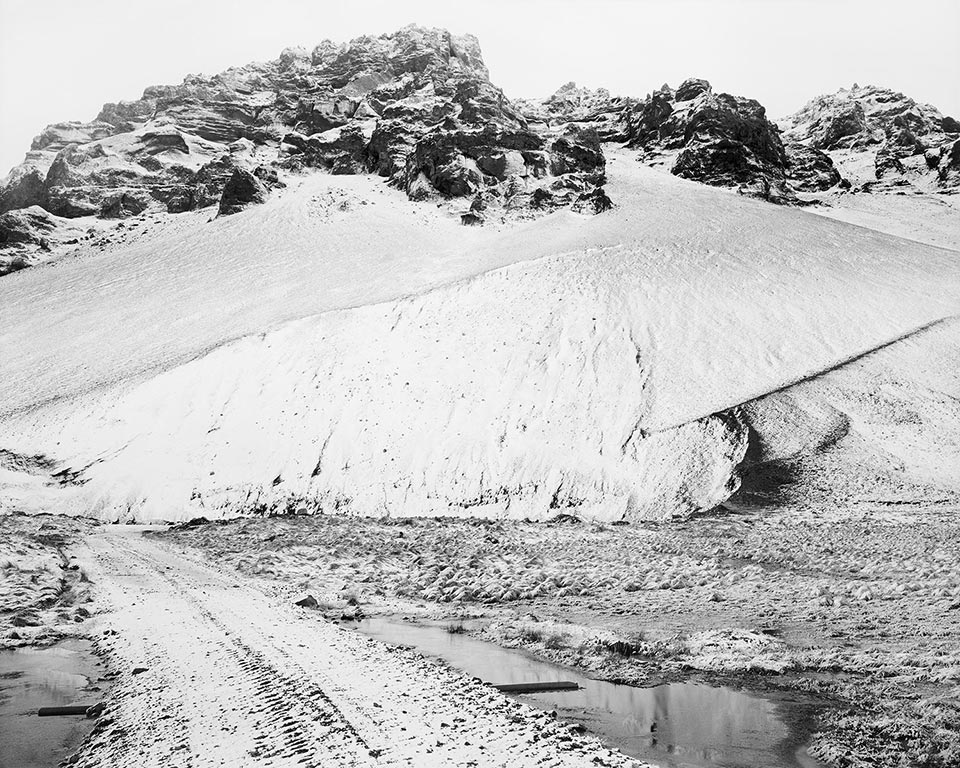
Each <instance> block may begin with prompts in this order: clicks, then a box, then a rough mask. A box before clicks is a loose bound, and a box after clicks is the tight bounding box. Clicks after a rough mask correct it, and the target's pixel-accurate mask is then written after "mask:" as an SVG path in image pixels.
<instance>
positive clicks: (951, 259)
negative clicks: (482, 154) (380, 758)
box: [0, 151, 960, 518]
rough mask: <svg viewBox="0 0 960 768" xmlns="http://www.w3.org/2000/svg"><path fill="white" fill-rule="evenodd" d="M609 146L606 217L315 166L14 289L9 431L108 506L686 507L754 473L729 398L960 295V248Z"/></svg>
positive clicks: (4, 424)
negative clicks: (748, 194)
mask: <svg viewBox="0 0 960 768" xmlns="http://www.w3.org/2000/svg"><path fill="white" fill-rule="evenodd" d="M610 155H611V159H610V163H609V165H608V171H609V176H610V182H609V185H608V187H607V188H608V190H609V193H610V196H611V198H612V199H613V200H614V202H615V203H616V204H617V208H616V209H614V211H611V212H609V213H607V214H603V215H600V216H596V217H582V216H579V215H577V214H574V213H570V212H560V213H556V214H552V215H550V216H548V217H545V218H543V219H540V220H537V221H535V222H530V223H527V224H523V225H520V226H516V227H513V228H510V229H506V230H503V231H499V232H497V231H491V230H486V229H482V230H479V231H477V230H473V229H469V228H463V227H459V226H458V225H456V224H454V223H453V221H452V220H451V219H450V218H449V217H448V216H447V215H446V214H444V212H443V210H442V209H437V208H435V207H432V206H424V205H423V204H414V203H409V202H407V201H405V200H401V199H400V198H399V197H398V196H397V194H396V193H394V192H392V191H390V190H385V189H384V188H383V187H381V186H379V185H378V184H377V182H375V181H372V180H369V179H365V178H362V177H324V176H318V177H311V178H309V179H307V180H305V181H304V182H303V184H302V185H301V187H299V188H298V189H296V190H292V191H289V192H288V193H287V194H286V195H285V196H283V197H281V198H280V199H278V200H274V201H271V202H270V203H268V204H267V205H266V206H264V207H263V208H261V209H254V210H251V211H248V212H245V213H243V214H240V215H237V216H234V217H232V218H230V219H224V220H217V221H215V222H211V223H207V222H206V220H205V219H201V218H198V217H192V218H182V219H178V220H177V222H178V223H177V229H176V230H174V231H169V232H159V233H156V234H154V235H149V236H145V237H144V239H142V240H140V241H139V242H138V243H137V244H135V245H133V246H130V247H129V248H128V249H127V250H126V251H125V252H124V254H125V255H124V259H123V260H122V261H119V262H118V260H117V259H116V257H115V256H113V257H112V258H109V259H108V258H106V257H101V256H92V257H89V258H86V259H83V260H78V261H76V262H70V263H67V262H64V263H62V264H61V265H60V266H57V267H52V268H47V269H38V270H34V271H28V272H27V273H26V274H24V275H23V277H22V278H21V276H20V275H16V276H14V278H13V279H12V280H4V283H3V284H2V285H0V292H2V294H3V295H2V296H0V307H2V308H0V327H3V328H4V332H3V337H2V338H0V345H2V346H0V348H2V349H4V351H5V354H4V358H3V362H2V366H0V391H2V392H3V393H4V395H3V401H2V405H0V413H5V414H6V416H5V417H3V419H2V421H0V447H2V448H5V449H7V450H10V451H15V452H17V453H20V454H28V455H33V454H44V455H47V456H51V457H53V458H55V459H57V460H58V461H60V462H62V465H63V466H68V467H70V468H72V469H74V470H80V469H83V468H85V467H86V469H85V470H84V471H83V473H82V475H81V479H83V480H85V481H86V482H85V483H84V484H83V485H79V486H71V487H69V488H68V489H66V490H63V491H60V490H57V492H56V493H55V494H53V489H51V494H53V495H54V496H55V497H60V496H62V497H63V499H64V500H63V501H62V503H67V504H69V505H70V506H71V507H72V508H73V509H77V510H79V509H81V508H86V507H87V506H88V505H90V504H96V505H97V509H98V510H100V511H101V513H102V514H103V515H105V516H115V515H118V514H119V515H125V516H126V515H130V514H133V515H138V516H140V517H154V518H176V517H184V516H192V515H194V514H200V513H202V514H207V515H208V516H209V515H211V514H218V513H225V506H226V505H232V504H236V503H242V502H246V503H247V504H251V503H252V502H253V500H256V499H259V500H260V501H261V502H265V501H273V500H276V499H284V498H295V499H302V498H305V499H311V500H319V501H320V502H321V503H322V504H323V505H324V506H340V507H343V506H347V507H349V508H350V509H353V510H355V511H358V512H363V513H390V514H420V513H424V514H426V513H430V514H477V513H482V514H509V515H513V516H526V515H529V516H543V515H546V514H552V513H555V512H556V510H558V509H568V508H573V509H576V510H579V511H580V512H582V513H585V514H591V515H596V516H599V517H605V518H612V517H618V516H620V515H622V514H624V513H626V514H627V515H629V516H634V517H639V516H643V517H651V516H663V515H667V514H671V513H674V512H684V511H690V510H693V509H700V508H704V507H709V506H712V505H714V504H716V503H719V502H720V501H723V500H724V499H726V498H727V497H728V496H729V495H730V493H731V492H732V491H733V490H734V486H735V484H736V480H735V479H734V472H733V470H734V468H735V467H736V466H737V465H738V464H739V462H740V461H741V460H742V459H743V457H744V455H745V453H746V451H747V432H748V430H747V428H746V425H745V424H744V423H743V422H742V420H741V419H740V418H739V417H737V416H736V415H734V416H711V414H715V413H718V412H720V411H724V410H726V409H729V408H731V407H732V406H735V405H738V404H740V403H743V402H745V401H748V400H751V399H753V398H756V397H758V396H761V395H763V394H765V393H768V392H771V391H773V390H776V389H779V388H781V387H784V386H785V385H788V384H791V383H793V382H795V381H798V380H800V379H803V378H805V377H808V376H810V375H812V374H815V373H817V372H819V371H822V370H824V369H827V368H831V367H833V366H836V365H837V364H838V363H842V362H843V361H845V360H848V359H850V358H851V357H854V356H857V355H860V354H862V353H864V352H866V351H868V350H870V349H871V348H874V347H876V346H878V345H880V344H883V343H885V342H887V341H890V340H891V339H894V338H897V337H899V336H901V335H903V334H906V333H909V332H911V331H913V330H915V329H917V328H919V327H922V326H924V325H926V324H928V323H931V322H934V321H937V320H939V319H941V318H945V317H951V316H953V315H956V314H958V312H960V261H958V260H960V254H958V253H957V252H956V251H953V250H949V249H943V248H936V247H931V246H926V245H921V244H919V243H917V242H913V241H909V240H903V239H899V238H896V237H891V236H888V235H882V234H879V233H878V232H876V231H873V230H869V229H865V228H861V227H856V226H851V225H848V224H844V223H841V222H834V221H830V220H828V219H825V218H823V217H819V216H815V215H812V214H810V213H807V212H804V211H800V210H789V209H781V208H775V207H773V206H769V205H767V204H764V203H760V202H756V201H751V200H747V199H743V198H741V197H738V196H737V195H735V194H732V193H729V192H726V191H722V190H716V189H712V188H708V187H702V186H699V185H697V184H694V183H692V182H685V181H682V180H679V179H676V178H673V177H670V176H667V175H664V174H660V173H658V172H656V171H651V170H649V169H645V168H643V167H640V166H639V165H637V164H636V163H635V162H634V160H633V156H632V155H631V154H630V153H629V152H626V151H619V152H612V153H610ZM342 196H346V197H349V198H350V199H352V200H354V203H353V204H352V205H348V206H346V207H347V208H348V210H345V211H343V210H340V209H339V205H338V204H333V205H326V206H325V208H324V209H323V212H322V213H320V214H317V213H316V212H315V210H314V209H312V208H311V206H313V205H319V204H318V203H315V202H312V201H313V200H314V199H315V198H317V197H319V199H320V200H321V201H323V200H325V199H328V198H329V199H332V200H334V201H336V200H339V199H340V198H341V197H342ZM364 201H367V204H366V205H364ZM411 214H412V215H411ZM488 270H489V271H488ZM440 283H446V284H445V285H441V286H439V287H437V286H438V284H440ZM404 297H405V298H404ZM375 302H376V303H375ZM351 307H353V308H351ZM295 318H301V319H295ZM230 339H235V341H232V342H230V343H227V344H223V342H225V341H228V340H230ZM8 350H10V352H9V354H8V353H7V351H8ZM210 350H212V351H210ZM186 361H189V362H186ZM27 382H29V384H27ZM958 394H960V393H958ZM11 496H12V497H14V498H16V499H17V502H16V503H17V504H27V503H28V502H30V500H31V499H32V500H33V501H32V502H30V503H34V504H36V503H48V500H47V499H46V497H44V498H43V499H42V500H40V497H39V496H38V495H37V494H36V493H35V492H30V493H27V492H24V493H19V492H13V491H10V492H9V493H8V497H11ZM50 503H54V502H50ZM57 503H61V502H57ZM300 505H305V506H309V503H307V502H303V501H295V502H293V503H292V506H293V507H294V508H295V507H297V506H300Z"/></svg>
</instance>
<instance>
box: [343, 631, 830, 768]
mask: <svg viewBox="0 0 960 768" xmlns="http://www.w3.org/2000/svg"><path fill="white" fill-rule="evenodd" d="M356 628H357V629H358V630H359V631H360V632H362V633H364V634H366V635H369V636H371V637H374V638H377V639H378V640H382V641H384V642H389V643H394V644H397V645H406V646H409V647H412V648H415V649H416V650H418V651H420V652H421V653H423V654H424V655H427V656H433V657H437V658H441V659H443V660H444V661H446V662H447V663H448V664H450V665H451V666H453V667H456V668H457V669H461V670H463V671H464V672H466V673H467V674H469V675H472V676H474V677H479V678H480V679H482V680H486V681H488V682H491V683H532V682H545V681H556V680H571V681H573V682H576V683H577V684H578V685H580V686H581V690H579V691H557V692H544V693H533V694H523V695H521V696H519V698H521V699H522V700H523V701H525V702H526V703H528V704H530V705H532V706H536V707H540V708H542V709H550V710H554V709H555V710H556V711H557V715H558V717H560V718H561V719H563V720H566V721H570V722H578V723H582V724H583V725H584V726H586V727H587V728H588V729H589V730H590V731H592V732H593V733H595V734H596V735H597V736H599V737H600V738H601V739H602V740H603V741H604V742H605V743H606V744H607V745H608V746H611V747H616V748H618V749H620V750H621V751H622V752H624V753H625V754H628V755H632V756H634V757H638V758H641V759H644V760H648V761H650V762H653V763H656V764H658V765H661V766H668V767H669V768H708V767H709V768H818V766H820V763H819V762H818V761H816V760H814V759H813V758H811V757H808V756H807V755H806V752H805V750H804V748H803V743H804V740H805V739H806V738H807V737H808V736H809V734H806V733H799V732H798V729H797V727H796V726H794V725H791V723H799V722H801V721H802V720H804V719H805V715H806V714H807V711H808V710H807V707H806V705H805V704H804V702H803V701H802V700H801V699H800V698H798V697H790V696H786V695H784V696H779V697H776V698H774V697H769V698H768V697H762V696H753V695H748V694H745V693H741V692H740V691H736V690H734V689H731V688H720V687H713V686H708V685H701V684H698V683H671V684H668V685H660V686H656V687H653V688H635V687H633V686H629V685H618V684H616V683H607V682H603V681H600V680H591V679H590V678H587V677H584V676H582V675H579V674H577V673H576V672H574V671H571V670H569V669H567V668H564V667H559V666H556V665H553V664H547V663H545V662H542V661H538V660H536V659H534V658H531V657H530V656H529V655H528V654H526V653H524V652H522V651H512V650H508V649H505V648H501V647H499V646H497V645H494V644H493V643H487V642H484V641H482V640H477V639H476V638H472V637H469V636H466V635H457V634H450V633H449V632H447V631H446V628H445V627H438V626H417V625H413V624H406V623H404V622H400V621H392V620H388V619H376V618H374V619H364V620H363V621H361V622H359V623H358V624H357V625H356Z"/></svg>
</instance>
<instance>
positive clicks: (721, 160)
mask: <svg viewBox="0 0 960 768" xmlns="http://www.w3.org/2000/svg"><path fill="white" fill-rule="evenodd" d="M625 118H626V122H627V130H626V133H627V137H628V140H629V145H630V146H631V147H635V148H637V149H639V150H641V151H642V152H643V153H644V154H645V156H646V157H648V158H663V157H664V156H666V157H667V158H671V157H672V158H673V164H672V167H671V173H673V174H674V175H677V176H682V177H684V178H688V179H693V180H695V181H700V182H703V183H705V184H711V185H713V186H724V187H735V188H738V189H739V190H740V191H741V192H743V193H744V194H749V195H752V196H756V197H761V198H763V199H765V200H770V201H771V202H781V203H782V202H790V201H793V200H794V199H795V196H794V194H793V191H792V190H791V189H790V186H789V184H788V182H787V167H788V159H787V154H786V151H785V150H784V147H783V143H782V142H781V140H780V134H779V131H778V130H777V127H776V126H775V125H774V124H773V123H771V122H770V121H769V120H767V116H766V110H765V109H764V108H763V106H761V104H760V103H759V102H757V101H754V100H753V99H746V98H743V97H739V96H731V95H730V94H728V93H719V94H716V93H714V92H713V89H712V88H711V86H710V83H708V82H707V81H706V80H701V79H695V78H691V79H689V80H686V81H684V82H683V83H682V84H681V85H680V87H679V88H677V89H676V90H673V89H672V88H670V86H668V85H664V86H662V87H661V88H660V89H658V90H657V91H654V92H653V93H652V94H650V95H649V96H647V98H645V99H643V100H642V101H640V102H639V103H638V104H636V105H634V106H632V107H631V108H630V109H629V112H628V113H627V114H626V116H625Z"/></svg>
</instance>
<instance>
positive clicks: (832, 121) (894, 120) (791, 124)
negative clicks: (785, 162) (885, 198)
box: [782, 85, 960, 191]
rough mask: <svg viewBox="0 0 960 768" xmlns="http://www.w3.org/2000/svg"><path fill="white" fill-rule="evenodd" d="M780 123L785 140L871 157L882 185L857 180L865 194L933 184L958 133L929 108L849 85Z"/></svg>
mask: <svg viewBox="0 0 960 768" xmlns="http://www.w3.org/2000/svg"><path fill="white" fill-rule="evenodd" d="M782 125H783V127H784V136H785V137H787V138H788V139H789V140H790V141H791V142H794V143H800V144H803V145H806V146H807V147H810V148H813V149H819V150H822V151H825V152H833V153H847V154H850V153H854V154H862V155H867V156H868V157H869V158H872V160H873V166H874V175H875V177H876V179H877V180H878V181H882V182H883V183H882V184H877V183H875V182H873V181H867V180H866V179H860V180H859V181H860V182H861V188H862V185H863V184H864V183H868V184H870V185H871V186H870V189H871V191H884V190H896V189H898V188H900V187H903V186H904V185H911V184H920V185H921V186H922V187H923V188H925V189H929V187H930V186H931V185H932V184H933V181H936V182H937V183H938V184H939V183H940V182H939V171H938V167H939V161H940V158H941V156H942V155H943V154H944V152H945V147H946V146H947V145H949V144H950V142H951V141H953V140H954V139H955V138H956V134H955V133H953V132H954V131H960V125H958V124H957V123H956V121H954V120H953V119H952V118H949V117H944V116H943V115H941V114H940V112H939V111H938V110H937V109H936V108H935V107H933V106H931V105H929V104H921V103H918V102H916V101H914V100H913V99H911V98H909V97H907V96H905V95H903V94H902V93H898V92H897V91H892V90H889V89H886V88H877V87H875V86H871V85H868V86H862V87H861V86H859V85H854V86H853V87H852V88H850V89H841V90H840V91H838V92H837V93H833V94H828V95H825V96H820V97H818V98H816V99H813V100H812V101H810V102H809V103H808V104H806V105H805V106H804V107H803V108H802V109H801V110H800V111H799V112H797V113H796V114H793V115H791V116H789V117H788V118H785V119H784V120H783V121H782ZM861 166H863V167H867V164H866V163H862V164H861ZM925 179H926V180H925ZM941 186H942V185H941Z"/></svg>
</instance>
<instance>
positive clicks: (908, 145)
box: [0, 26, 960, 266]
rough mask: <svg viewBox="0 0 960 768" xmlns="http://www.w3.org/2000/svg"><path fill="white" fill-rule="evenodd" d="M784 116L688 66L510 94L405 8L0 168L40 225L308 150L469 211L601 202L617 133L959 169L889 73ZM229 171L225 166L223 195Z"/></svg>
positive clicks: (334, 169)
mask: <svg viewBox="0 0 960 768" xmlns="http://www.w3.org/2000/svg"><path fill="white" fill-rule="evenodd" d="M784 129H785V132H784V134H783V139H782V138H781V134H780V131H779V129H778V128H777V126H776V125H774V124H773V123H771V122H770V121H769V120H768V119H767V117H766V112H765V110H764V108H763V106H761V105H760V104H759V103H758V102H757V101H755V100H753V99H748V98H743V97H739V96H732V95H730V94H725V93H714V91H713V89H712V87H711V86H710V83H709V82H707V81H706V80H703V79H697V78H691V79H688V80H686V81H685V82H683V83H681V84H680V86H679V87H678V88H677V89H676V90H674V89H672V88H670V87H669V86H667V85H664V86H663V87H661V88H660V89H659V90H657V91H655V92H653V93H652V94H650V95H648V96H647V97H646V98H644V99H641V100H636V99H630V98H623V97H619V96H611V94H610V93H609V92H608V91H606V90H604V89H596V90H591V89H588V88H582V87H578V86H577V85H576V84H575V83H572V82H571V83H567V84H566V85H564V86H562V87H561V88H560V89H558V90H557V91H556V92H555V93H554V94H552V95H551V96H549V97H548V98H546V99H543V100H518V101H515V102H511V101H510V100H509V99H507V98H506V96H505V95H504V94H503V92H502V91H501V90H500V89H499V88H497V87H496V86H495V85H494V84H493V83H491V82H490V79H489V73H488V71H487V68H486V66H485V64H484V62H483V57H482V55H481V52H480V47H479V44H478V42H477V40H476V38H474V37H472V36H470V35H464V36H455V35H451V34H450V33H449V32H446V31H443V30H437V29H424V28H421V27H417V26H408V27H405V28H403V29H401V30H399V31H397V32H395V33H392V34H387V35H380V36H366V37H360V38H357V39H355V40H352V41H351V42H349V43H345V44H342V45H336V44H334V43H331V42H329V41H326V42H323V43H321V44H320V45H318V46H317V47H316V48H314V49H313V50H312V51H307V50H304V49H300V48H289V49H286V50H284V51H283V52H282V53H281V54H280V56H279V57H278V58H277V59H276V60H273V61H268V62H263V63H255V64H249V65H246V66H243V67H237V68H233V69H229V70H227V71H225V72H222V73H220V74H218V75H215V76H213V77H204V76H200V75H190V76H188V77H187V78H186V79H185V80H184V82H183V83H181V84H180V85H171V86H153V87H150V88H147V89H146V90H145V91H144V93H143V96H142V97H141V98H140V99H138V100H136V101H131V102H120V103H117V104H106V105H104V107H103V109H102V110H101V111H100V113H99V114H98V115H97V117H96V118H95V119H94V120H93V121H91V122H89V123H82V122H64V123H57V124H54V125H51V126H48V127H47V128H46V129H44V130H43V131H42V132H41V133H40V135H39V136H37V137H36V138H35V139H34V141H33V144H32V146H31V149H30V151H29V152H28V153H27V156H26V158H25V160H24V162H23V163H22V164H21V165H19V166H17V167H16V168H14V169H13V170H12V171H11V173H10V174H9V175H8V176H7V178H6V179H5V180H4V182H3V183H2V184H0V213H3V212H5V211H13V210H20V209H26V208H29V207H31V206H35V207H38V208H40V209H43V210H44V211H46V212H48V213H50V214H52V215H53V217H54V218H53V219H51V221H53V222H54V228H55V229H57V228H62V227H63V226H65V225H64V221H65V220H68V219H77V218H85V217H96V218H97V220H98V221H107V222H109V221H111V220H122V219H125V218H129V217H136V216H144V215H153V214H154V213H157V212H166V213H182V212H185V211H190V210H195V209H199V208H205V207H207V206H213V205H220V211H221V212H222V213H230V212H235V211H237V210H239V209H240V208H242V207H243V206H245V205H250V204H257V203H258V202H262V201H263V200H264V199H266V194H267V192H268V191H269V190H270V189H272V188H277V187H280V186H282V185H283V182H282V177H283V176H284V175H286V174H298V173H305V172H311V171H314V170H319V171H322V172H327V173H332V174H366V173H370V174H377V175H379V176H382V177H385V178H387V179H389V181H390V183H391V184H392V185H393V186H394V187H396V188H399V189H402V190H403V191H404V192H405V193H406V195H407V196H408V197H409V198H410V199H412V200H426V199H431V200H435V201H436V202H437V203H439V204H441V205H444V204H446V208H452V209H453V210H448V211H447V212H448V213H449V214H450V215H451V216H453V217H459V220H460V221H461V222H462V223H463V224H467V225H478V224H484V223H486V222H491V221H493V222H497V223H504V222H508V221H512V220H515V219H517V218H529V217H534V216H537V215H540V214H542V213H545V212H548V211H550V210H552V209H555V208H558V207H569V208H571V209H572V210H574V211H578V212H583V213H601V212H603V211H605V210H608V209H609V208H610V207H611V206H613V205H615V203H616V201H615V200H611V198H610V197H609V196H608V195H607V192H606V191H605V189H604V184H605V182H606V160H605V156H604V151H603V144H604V143H613V142H615V143H627V144H628V146H630V147H632V148H633V149H635V150H637V152H638V156H639V159H640V160H642V161H643V162H646V163H648V164H650V165H660V166H667V167H668V168H669V169H670V171H671V172H672V173H673V174H675V175H677V176H682V177H684V178H688V179H692V180H695V181H699V182H702V183H705V184H710V185H714V186H724V187H732V188H734V189H737V190H738V191H740V192H741V193H743V194H748V195H751V196H756V197H759V198H762V199H764V200H768V201H771V202H775V203H791V204H795V203H801V202H809V201H810V199H811V196H813V195H820V194H821V193H823V192H824V191H826V190H829V189H836V190H842V189H845V188H849V187H850V186H851V181H852V182H853V184H854V188H853V189H854V191H872V190H873V189H877V190H879V191H882V190H884V189H902V188H903V187H904V186H908V187H909V186H911V185H919V186H918V188H919V189H922V190H924V191H925V190H927V189H933V190H936V191H950V190H955V189H957V188H958V184H960V181H958V179H960V170H958V159H957V154H958V150H957V146H956V143H955V142H956V141H957V140H958V139H960V124H958V123H957V121H955V120H953V119H952V118H949V117H944V116H942V115H941V114H940V113H939V112H938V111H937V110H936V109H934V108H933V107H930V106H928V105H923V104H917V103H916V102H914V101H913V100H912V99H908V98H907V97H905V96H903V95H902V94H899V93H895V92H893V91H887V90H884V89H879V88H874V87H872V86H871V87H865V88H859V87H854V88H853V89H852V90H850V91H841V92H839V93H837V94H833V95H831V96H823V97H820V98H818V99H816V100H814V101H812V102H811V103H810V104H808V105H807V106H806V107H804V108H803V109H802V110H801V111H800V112H798V113H797V114H796V115H794V116H792V117H791V118H788V119H787V120H786V121H784ZM231 179H235V180H236V185H239V186H236V188H235V189H234V190H231V191H230V192H229V193H228V194H227V195H226V199H224V193H225V187H226V186H227V184H228V181H229V180H231ZM260 187H262V189H261V188H260ZM797 193H802V194H803V195H804V196H803V197H800V196H798V194H797ZM461 198H462V201H460V199H461ZM815 199H816V198H815ZM458 201H459V202H458ZM17 226H19V225H17ZM98 226H99V225H98ZM42 239H43V242H44V243H45V245H44V246H41V245H40V244H39V243H33V244H32V245H30V246H29V248H32V249H33V250H32V251H30V253H28V254H26V255H25V254H24V253H21V251H23V250H24V248H26V247H27V246H24V245H23V244H22V243H21V244H18V245H16V246H10V244H6V245H3V244H0V259H2V260H3V263H4V264H9V263H13V260H14V259H15V258H16V259H17V261H16V264H17V266H24V265H29V264H30V263H33V262H34V261H39V260H43V259H45V258H51V257H52V256H54V255H56V254H57V253H59V252H60V251H59V250H58V248H59V244H63V243H69V242H70V241H71V240H72V239H73V237H72V236H69V237H68V236H65V235H64V236H56V237H54V236H52V235H51V233H50V232H48V233H47V234H46V235H44V237H43V238H42ZM26 256H29V258H26ZM21 257H22V258H21Z"/></svg>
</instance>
